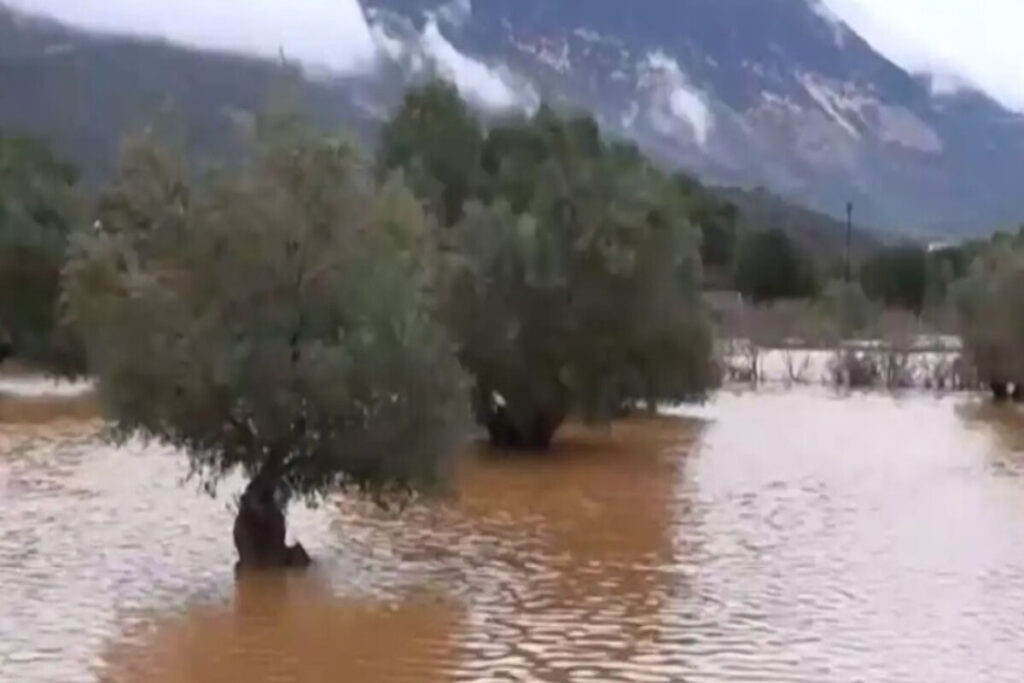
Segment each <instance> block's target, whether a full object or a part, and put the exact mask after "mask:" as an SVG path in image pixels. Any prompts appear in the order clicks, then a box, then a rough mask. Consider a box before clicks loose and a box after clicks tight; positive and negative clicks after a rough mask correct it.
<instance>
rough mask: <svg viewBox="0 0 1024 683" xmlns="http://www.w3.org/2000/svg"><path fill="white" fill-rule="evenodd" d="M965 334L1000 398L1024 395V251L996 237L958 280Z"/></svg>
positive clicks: (976, 361) (970, 353)
mask: <svg viewBox="0 0 1024 683" xmlns="http://www.w3.org/2000/svg"><path fill="white" fill-rule="evenodd" d="M952 296H953V300H954V303H955V305H956V309H957V313H958V317H959V321H960V335H961V338H962V339H963V341H964V345H965V349H966V351H967V355H968V357H969V358H970V360H971V362H972V363H973V365H974V367H975V369H976V370H977V371H978V376H979V379H981V380H982V381H983V382H986V383H988V384H989V386H990V387H991V388H992V392H993V395H994V396H995V397H996V398H997V399H1005V398H1007V396H1008V395H1009V391H1010V387H1009V385H1010V384H1011V383H1012V384H1013V385H1014V386H1013V390H1014V398H1016V399H1024V252H1022V251H1021V249H1020V247H1019V246H1017V245H1014V244H1011V243H1010V242H1009V241H1005V242H1004V241H997V242H996V243H994V244H992V245H991V246H990V247H989V248H988V249H987V250H986V251H984V252H983V253H982V254H981V255H980V256H978V258H977V259H976V260H975V262H974V264H973V265H972V267H971V272H970V274H969V275H968V276H967V277H965V278H963V279H962V280H960V281H958V282H957V283H955V285H954V287H953V293H952Z"/></svg>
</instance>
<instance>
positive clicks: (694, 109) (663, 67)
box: [640, 52, 715, 147]
mask: <svg viewBox="0 0 1024 683" xmlns="http://www.w3.org/2000/svg"><path fill="white" fill-rule="evenodd" d="M640 71H641V74H640V86H641V87H642V88H646V89H650V90H653V93H654V98H655V100H654V102H653V104H652V108H651V111H650V113H649V115H650V118H651V123H652V125H654V127H655V128H656V129H657V130H659V131H660V132H662V133H664V134H666V135H671V134H674V133H675V132H676V130H675V129H676V128H677V127H678V124H680V123H681V124H683V125H684V126H685V128H686V129H688V130H689V131H690V132H691V133H692V135H693V139H694V141H696V143H697V144H698V145H700V146H701V147H704V146H705V145H706V144H707V142H708V137H709V136H710V135H711V130H712V128H713V127H714V122H715V121H714V117H713V116H712V114H711V110H710V109H709V108H708V105H707V102H706V101H705V99H704V95H703V93H701V92H700V91H699V90H697V89H696V88H694V87H693V86H692V85H691V84H690V82H689V80H688V79H687V77H686V75H685V74H684V73H683V70H682V69H680V68H679V62H677V61H676V60H675V59H673V58H672V57H670V56H669V55H667V54H665V53H664V52H652V53H650V54H648V55H647V59H646V60H644V62H642V63H641V64H640Z"/></svg>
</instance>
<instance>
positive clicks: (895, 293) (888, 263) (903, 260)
mask: <svg viewBox="0 0 1024 683" xmlns="http://www.w3.org/2000/svg"><path fill="white" fill-rule="evenodd" d="M928 275H929V259H928V254H927V253H926V252H925V250H924V248H923V247H919V246H915V245H906V246H898V247H891V248H888V249H883V250H881V251H878V252H876V253H874V254H872V255H871V256H870V257H868V259H867V260H866V261H865V262H864V263H863V264H862V265H861V271H860V280H861V286H862V287H863V288H864V292H865V293H866V294H867V295H868V297H870V298H871V299H872V300H874V301H878V302H881V303H882V304H884V305H885V306H889V307H896V308H904V309H906V310H908V311H912V312H914V313H921V311H922V309H923V308H924V305H925V298H926V296H927V294H928Z"/></svg>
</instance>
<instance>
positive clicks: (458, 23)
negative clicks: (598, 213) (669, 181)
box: [365, 0, 1024, 234]
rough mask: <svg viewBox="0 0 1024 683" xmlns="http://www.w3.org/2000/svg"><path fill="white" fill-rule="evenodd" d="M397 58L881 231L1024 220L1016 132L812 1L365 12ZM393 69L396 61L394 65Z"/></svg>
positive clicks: (991, 106)
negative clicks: (466, 77)
mask: <svg viewBox="0 0 1024 683" xmlns="http://www.w3.org/2000/svg"><path fill="white" fill-rule="evenodd" d="M365 4H366V5H367V12H368V15H369V17H370V18H371V21H372V22H373V23H374V25H375V27H376V29H377V32H378V35H382V36H385V37H387V38H389V39H392V40H393V41H395V42H394V45H397V44H402V45H405V46H409V47H408V51H407V54H414V53H415V50H416V49H417V46H421V45H424V44H426V45H428V46H429V44H430V42H431V41H434V42H436V41H437V40H438V36H440V37H442V38H443V39H445V40H446V41H447V42H448V43H449V44H450V45H451V46H453V47H454V48H455V49H457V50H459V51H460V53H462V54H465V55H468V56H471V57H474V58H476V59H477V60H479V61H480V62H482V63H484V64H488V65H490V67H491V69H492V71H493V72H494V73H496V74H498V75H499V77H502V78H503V79H504V80H505V82H506V83H508V84H509V89H510V90H512V91H514V92H515V93H516V94H517V96H518V99H519V102H520V104H522V105H523V106H529V105H530V103H531V100H535V99H536V98H538V97H540V96H542V95H543V96H545V97H551V96H555V97H556V98H560V99H564V100H568V101H570V102H572V103H575V104H577V105H579V106H582V107H585V108H588V109H591V110H593V111H594V112H596V113H597V114H598V115H599V116H600V118H601V121H602V122H603V123H604V125H605V126H606V127H608V128H610V129H612V130H615V131H617V132H618V133H620V134H622V135H627V136H630V137H633V138H635V139H637V140H638V141H639V142H640V143H641V144H642V145H643V146H644V147H646V148H647V149H648V150H649V151H650V152H651V153H654V154H657V155H658V156H659V157H660V158H662V159H663V160H664V161H665V162H667V163H672V164H678V165H681V166H685V167H688V168H691V169H695V170H696V171H697V172H699V173H700V174H702V175H703V176H704V177H706V178H708V179H710V180H712V181H716V182H718V183H724V184H736V185H744V186H753V185H765V186H767V187H770V188H771V189H773V190H775V191H777V192H780V193H782V194H784V195H786V196H789V197H795V198H799V199H800V200H802V201H804V202H807V203H808V204H810V205H812V206H814V207H816V208H819V209H821V210H825V211H828V212H830V213H833V214H837V215H838V214H840V213H841V212H843V211H844V208H845V204H846V202H847V201H853V202H854V204H855V206H856V209H857V212H858V215H859V216H860V217H861V218H862V219H863V220H865V221H867V222H869V223H873V224H875V225H880V226H886V227H888V228H890V229H898V230H905V231H918V232H921V231H927V232H936V233H947V234H948V233H957V232H961V233H962V232H972V231H977V230H983V229H990V228H992V227H994V226H995V225H997V224H1000V223H1002V222H1008V221H1018V220H1020V219H1021V218H1022V217H1024V174H1021V172H1020V171H1021V169H1022V168H1024V117H1021V116H1018V115H1015V114H1012V113H1010V112H1008V111H1006V110H1004V109H1003V108H1001V107H1000V106H999V105H998V104H996V103H995V102H994V101H992V100H990V99H989V98H987V97H985V96H983V95H981V94H979V93H975V92H958V93H946V94H936V93H934V92H933V88H932V84H931V82H930V81H929V79H926V78H923V77H915V76H912V75H911V74H908V73H906V72H905V71H903V70H902V69H900V68H899V67H897V66H896V65H894V64H893V63H891V62H889V61H888V60H886V59H885V58H883V57H882V56H881V55H879V54H878V53H877V52H875V51H874V50H873V49H872V48H871V47H870V46H869V45H868V44H867V43H866V42H865V41H864V40H862V39H861V38H860V37H859V36H858V35H856V34H855V33H854V32H853V31H852V30H851V29H850V28H849V27H847V26H846V25H845V24H843V23H842V22H841V21H839V20H838V19H837V18H836V17H835V16H834V15H832V14H831V13H830V12H829V11H828V10H827V8H826V7H825V5H823V4H822V3H821V2H820V0H675V1H668V0H632V1H631V2H621V1H618V0H590V1H589V2H568V1H566V0H477V1H476V2H473V3H470V2H468V1H466V0H454V1H453V2H449V3H448V4H446V5H443V6H438V4H437V2H436V0H366V3H365ZM392 54H398V52H397V51H396V50H394V49H392Z"/></svg>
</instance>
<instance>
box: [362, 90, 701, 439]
mask: <svg viewBox="0 0 1024 683" xmlns="http://www.w3.org/2000/svg"><path fill="white" fill-rule="evenodd" d="M446 92H447V91H446V89H445V87H444V86H437V85H434V86H430V87H428V88H427V89H426V91H425V93H421V94H414V95H411V96H410V97H408V98H407V99H406V102H405V104H404V106H403V107H402V108H401V109H400V110H399V111H398V112H397V114H396V115H395V119H394V122H393V123H392V124H391V126H390V128H392V129H394V128H395V127H397V126H398V123H395V122H403V121H408V120H410V119H411V118H413V114H412V113H410V112H409V111H408V110H409V109H410V108H412V109H415V110H416V112H417V114H416V115H417V116H419V117H422V118H424V119H425V120H429V121H439V120H445V121H448V123H447V124H445V126H444V127H445V129H446V130H449V131H455V130H457V131H461V133H460V134H461V135H466V136H473V137H475V138H476V140H475V141H472V140H469V141H463V142H460V143H458V144H452V149H457V150H467V149H479V150H480V152H479V158H478V161H477V164H476V165H475V166H474V167H471V168H464V169H463V173H462V177H463V178H464V179H470V178H471V179H472V181H471V182H470V181H469V180H463V181H461V185H460V186H461V187H464V188H470V190H469V191H468V192H467V194H466V196H465V198H464V199H465V203H464V204H463V206H462V208H461V209H460V210H459V211H453V210H452V209H451V207H449V209H448V211H447V213H446V214H445V215H446V216H452V215H456V214H458V213H461V219H459V220H454V221H449V222H448V223H447V225H446V227H443V228H442V229H440V230H439V231H438V240H439V243H440V244H441V245H442V247H443V249H444V251H445V252H446V253H447V254H449V256H450V258H449V259H448V261H447V263H448V269H447V274H448V276H447V278H446V288H445V291H446V295H445V298H444V300H445V307H444V310H445V321H446V322H447V323H448V325H449V327H450V329H451V330H452V334H453V336H454V338H455V340H456V341H457V343H458V344H459V348H460V358H461V360H462V362H463V365H464V367H465V368H466V369H467V370H468V371H469V374H470V375H471V376H472V377H473V378H474V380H475V383H476V390H475V398H476V401H475V405H476V410H477V416H478V419H479V420H480V421H481V422H482V423H484V424H486V425H487V426H488V428H489V430H490V433H491V437H492V439H493V441H494V442H496V443H498V444H501V445H505V446H511V447H525V448H543V447H546V446H547V445H548V442H549V440H550V438H551V436H552V434H553V433H554V431H555V430H556V429H557V428H558V426H559V425H560V424H561V422H562V421H563V419H564V418H565V417H566V416H567V415H568V414H569V413H570V412H572V411H578V412H580V413H581V414H583V415H584V416H585V417H589V418H594V419H601V418H603V417H607V416H609V415H610V414H611V413H612V412H613V411H615V410H618V409H619V408H620V407H621V405H622V403H623V402H624V401H626V400H628V399H632V398H636V397H644V398H647V399H649V400H650V401H651V402H654V401H656V400H679V399H686V398H693V397H699V396H701V395H703V392H704V391H705V389H706V388H707V387H708V386H709V384H710V383H711V380H712V377H711V370H710V368H711V364H710V357H711V334H710V329H709V325H708V322H707V319H706V316H705V311H704V308H703V305H702V303H701V300H700V297H699V296H698V289H699V283H700V271H701V269H700V256H699V245H700V237H699V233H698V232H697V230H696V229H695V228H694V227H693V225H692V224H691V223H690V221H689V216H688V214H687V211H686V206H685V204H684V203H683V201H682V194H681V193H680V192H678V190H677V188H676V187H675V186H674V185H673V183H672V181H671V179H670V178H668V177H667V176H666V175H665V174H663V173H662V172H661V171H659V170H658V169H656V168H655V167H653V166H652V165H651V164H649V163H648V162H646V160H644V158H643V157H642V156H641V155H640V154H639V153H638V152H637V150H636V149H635V148H634V147H632V146H628V145H622V144H616V143H610V142H608V141H606V140H604V139H603V138H602V136H601V133H600V130H599V129H598V126H597V124H596V123H595V122H594V121H593V119H591V118H589V117H566V116H562V115H560V114H558V113H556V112H554V111H553V110H551V109H549V108H546V107H542V108H541V109H540V110H539V111H538V112H537V113H536V114H535V115H534V116H533V117H531V118H530V119H518V120H509V121H506V122H503V123H500V124H498V125H495V126H492V127H491V128H490V129H488V130H483V129H482V128H475V127H473V126H470V125H464V124H463V123H462V122H463V121H465V120H466V118H467V117H468V116H469V114H467V113H466V112H465V111H462V112H459V111H457V110H455V109H453V102H452V99H451V97H450V93H449V95H445V93H446ZM425 102H428V103H429V102H433V103H434V104H433V105H432V106H433V107H434V108H435V111H433V112H432V113H430V114H425V113H424V112H423V111H422V110H421V107H423V106H424V103H425ZM459 106H460V107H464V105H462V104H461V103H459ZM456 109H457V108H456ZM431 130H432V128H431V127H427V128H424V129H422V130H419V129H413V128H409V129H408V133H409V136H408V137H406V138H405V140H406V144H407V145H409V146H410V149H415V150H420V151H416V152H409V153H407V154H405V155H401V156H404V157H405V158H408V159H413V160H414V161H412V162H410V165H411V168H410V169H409V170H408V172H409V173H410V174H412V175H416V174H418V173H421V172H422V170H423V169H424V168H429V167H434V166H438V164H434V163H427V164H423V163H420V162H417V161H415V160H417V159H424V158H433V157H434V156H435V155H436V154H440V153H441V152H442V150H438V148H437V146H436V145H435V144H434V139H433V138H434V134H433V133H432V132H431ZM385 139H388V138H387V137H385ZM391 149H392V146H391V145H384V146H383V147H382V150H381V158H380V163H381V165H383V166H385V167H386V166H387V163H388V161H389V160H390V159H393V158H395V157H394V155H392V154H391V152H390V150H391ZM440 167H442V168H447V166H445V165H443V164H441V165H440ZM430 186H431V183H429V182H428V183H417V184H415V187H417V188H419V189H420V192H421V193H422V192H423V189H422V188H424V187H427V188H429V187H430ZM425 200H426V201H427V202H428V203H429V202H430V201H431V195H430V192H429V191H427V192H426V196H425Z"/></svg>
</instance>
